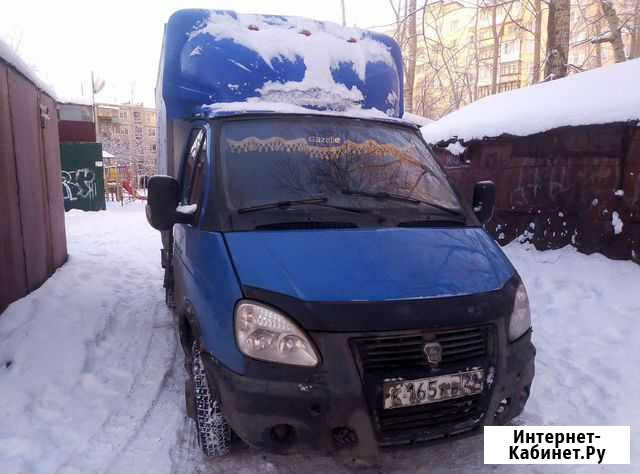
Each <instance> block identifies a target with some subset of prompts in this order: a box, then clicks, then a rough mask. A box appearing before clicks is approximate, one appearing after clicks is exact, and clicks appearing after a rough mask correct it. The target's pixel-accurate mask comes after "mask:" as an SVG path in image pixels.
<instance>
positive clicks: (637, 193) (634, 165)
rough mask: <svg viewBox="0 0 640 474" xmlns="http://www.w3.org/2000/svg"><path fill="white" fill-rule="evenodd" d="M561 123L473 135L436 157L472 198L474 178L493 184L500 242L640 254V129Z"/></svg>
mask: <svg viewBox="0 0 640 474" xmlns="http://www.w3.org/2000/svg"><path fill="white" fill-rule="evenodd" d="M637 125H638V124H637V123H635V122H633V123H613V124H606V125H591V126H582V127H564V128H559V129H555V130H550V131H547V132H544V133H539V134H536V135H532V136H528V137H501V138H495V139H486V140H481V141H475V142H472V143H471V144H469V146H468V148H467V149H466V150H465V152H464V154H463V155H461V156H453V155H451V154H450V153H448V152H447V151H446V150H444V149H438V148H436V154H437V156H438V160H439V161H440V163H441V164H442V165H443V167H444V168H445V169H446V170H447V172H448V174H449V176H450V178H451V179H452V181H454V182H455V183H456V184H457V186H458V189H459V190H460V191H461V192H462V193H463V194H464V195H465V197H466V198H467V199H469V200H471V198H472V195H473V185H474V183H475V182H476V181H481V180H492V181H494V182H495V183H496V193H497V195H496V213H495V216H494V218H493V219H492V221H491V222H489V223H488V224H487V226H486V229H487V230H488V231H489V232H490V233H491V234H492V235H493V236H494V237H495V238H496V240H497V241H498V242H499V243H501V244H503V245H504V244H507V243H509V242H511V241H512V240H513V239H515V238H517V237H520V238H523V239H526V240H529V241H531V242H532V243H533V244H535V246H536V248H538V249H551V248H559V247H562V246H564V245H568V244H572V245H574V246H576V247H577V248H578V249H579V250H580V251H582V252H585V253H592V252H601V253H603V254H605V255H607V256H609V257H612V258H619V259H633V260H636V261H640V128H639V127H638V126H637Z"/></svg>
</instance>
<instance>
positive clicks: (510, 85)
mask: <svg viewBox="0 0 640 474" xmlns="http://www.w3.org/2000/svg"><path fill="white" fill-rule="evenodd" d="M519 87H520V81H509V82H501V83H500V84H498V92H506V91H512V90H514V89H518V88H519Z"/></svg>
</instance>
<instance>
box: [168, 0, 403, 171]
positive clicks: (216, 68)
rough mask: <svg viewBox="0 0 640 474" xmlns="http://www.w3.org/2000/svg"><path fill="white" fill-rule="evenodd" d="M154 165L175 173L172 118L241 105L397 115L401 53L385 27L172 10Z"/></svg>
mask: <svg viewBox="0 0 640 474" xmlns="http://www.w3.org/2000/svg"><path fill="white" fill-rule="evenodd" d="M156 101H157V107H158V110H159V122H160V128H161V130H160V150H159V151H160V158H159V172H161V173H166V174H172V175H175V170H174V168H175V166H174V164H173V161H174V160H172V157H173V154H174V152H173V150H174V148H175V149H176V150H178V149H180V145H181V141H182V140H184V137H183V135H184V133H183V132H184V130H182V127H181V126H180V123H179V122H181V121H184V120H187V119H189V118H191V117H193V116H194V114H198V115H202V114H205V115H207V116H209V117H215V116H219V115H228V114H239V113H248V112H255V111H261V112H269V111H272V112H283V111H284V112H303V113H304V112H305V111H308V112H311V111H314V112H316V113H317V112H322V111H325V112H327V113H339V114H345V115H361V114H362V113H363V112H364V113H371V114H372V116H378V117H380V116H382V117H385V116H386V117H395V118H400V117H402V115H403V78H402V56H401V52H400V48H399V46H398V44H397V43H396V42H395V41H394V40H393V39H391V38H390V37H388V36H385V35H382V34H379V33H375V32H371V31H366V30H361V29H358V28H349V27H342V26H339V25H337V24H334V23H330V22H320V21H315V20H309V19H305V18H299V17H285V16H274V15H249V14H237V13H235V12H232V11H219V10H213V11H211V10H196V9H193V10H180V11H178V12H176V13H174V14H173V15H172V16H171V18H170V19H169V21H168V23H167V25H166V27H165V35H164V41H163V48H162V55H161V61H160V68H159V71H158V83H157V86H156Z"/></svg>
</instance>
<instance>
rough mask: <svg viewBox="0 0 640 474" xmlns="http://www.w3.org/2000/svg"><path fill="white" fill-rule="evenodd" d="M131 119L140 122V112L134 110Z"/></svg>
mask: <svg viewBox="0 0 640 474" xmlns="http://www.w3.org/2000/svg"><path fill="white" fill-rule="evenodd" d="M133 120H135V121H136V122H141V121H142V114H140V112H139V111H137V110H136V111H134V112H133Z"/></svg>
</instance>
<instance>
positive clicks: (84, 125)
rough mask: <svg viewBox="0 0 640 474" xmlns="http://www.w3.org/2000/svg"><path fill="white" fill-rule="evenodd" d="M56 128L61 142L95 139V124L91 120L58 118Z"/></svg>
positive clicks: (92, 140)
mask: <svg viewBox="0 0 640 474" xmlns="http://www.w3.org/2000/svg"><path fill="white" fill-rule="evenodd" d="M58 130H59V136H60V142H61V143H64V142H95V141H96V126H95V124H94V123H93V122H80V121H77V120H60V121H59V122H58Z"/></svg>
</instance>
